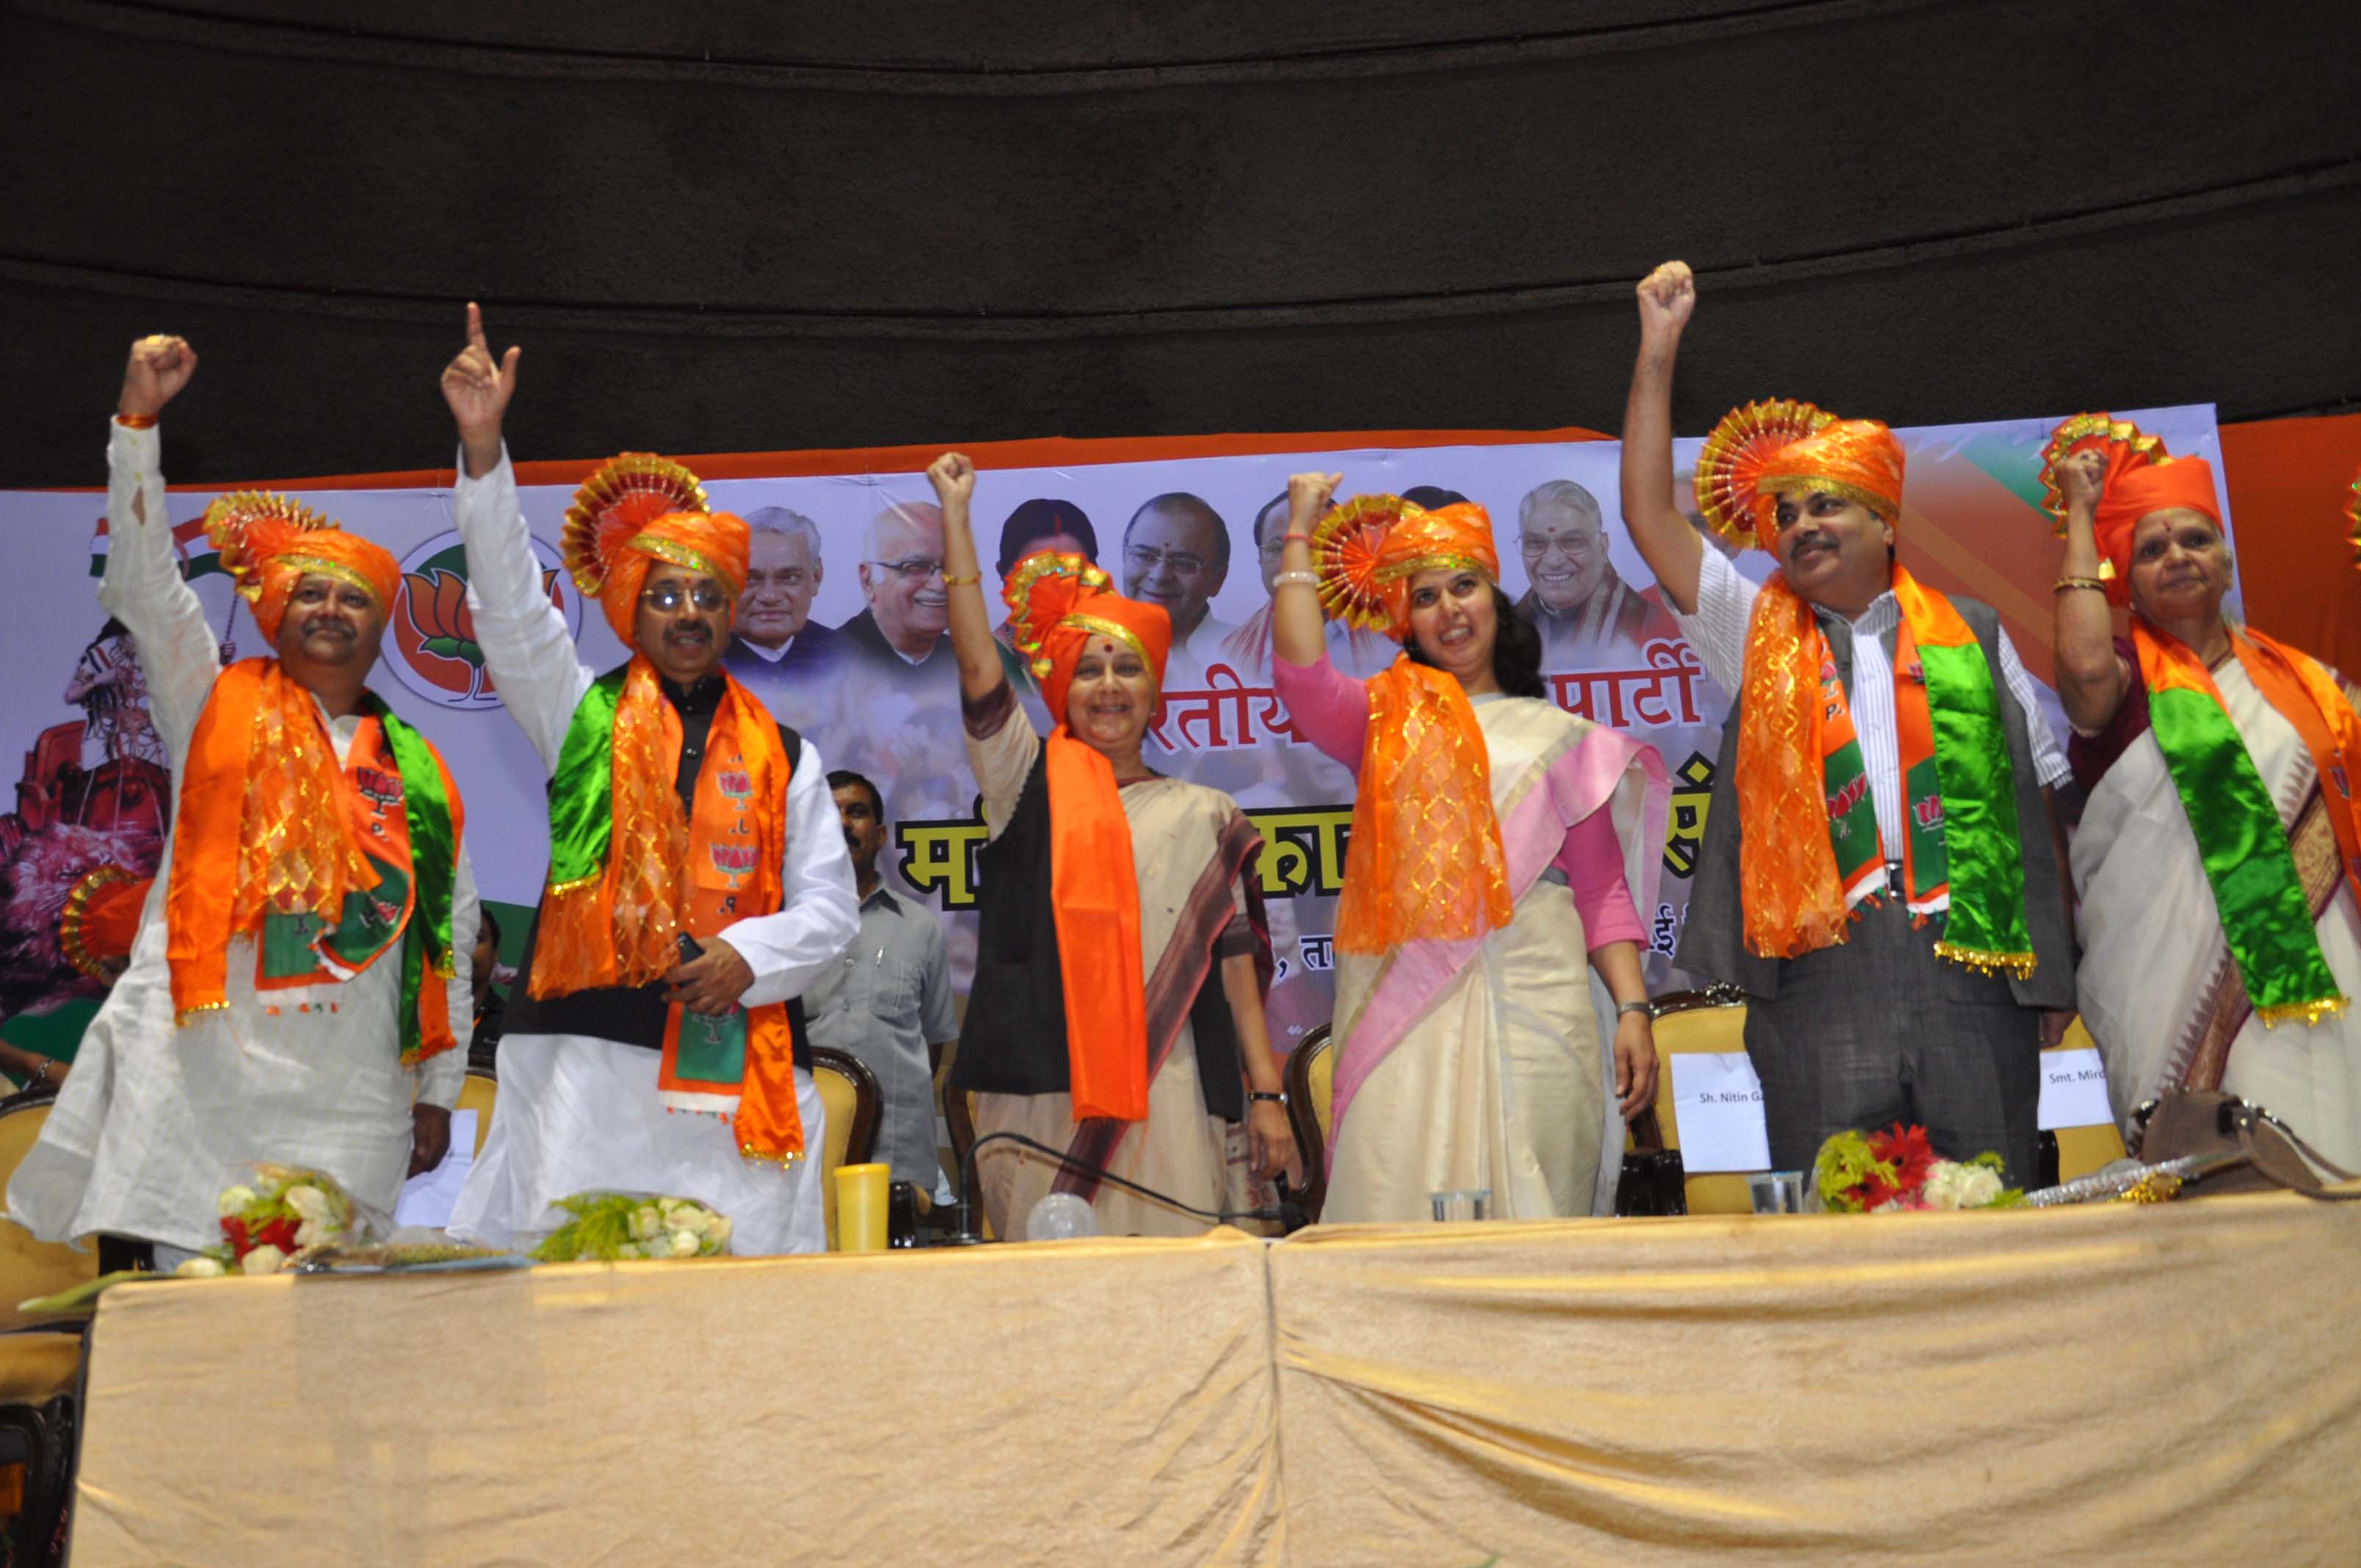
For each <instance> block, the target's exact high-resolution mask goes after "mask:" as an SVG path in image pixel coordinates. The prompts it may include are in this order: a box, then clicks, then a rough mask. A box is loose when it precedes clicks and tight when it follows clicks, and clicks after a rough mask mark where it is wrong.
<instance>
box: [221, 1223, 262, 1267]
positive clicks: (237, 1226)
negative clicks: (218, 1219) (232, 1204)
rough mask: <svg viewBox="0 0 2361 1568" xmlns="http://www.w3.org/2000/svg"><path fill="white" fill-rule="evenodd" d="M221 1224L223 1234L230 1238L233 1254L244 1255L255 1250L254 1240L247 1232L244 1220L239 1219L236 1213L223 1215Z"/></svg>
mask: <svg viewBox="0 0 2361 1568" xmlns="http://www.w3.org/2000/svg"><path fill="white" fill-rule="evenodd" d="M221 1225H222V1234H224V1235H225V1236H227V1237H228V1238H229V1250H230V1253H231V1255H233V1256H236V1257H244V1256H245V1255H247V1253H250V1252H252V1251H253V1250H254V1242H253V1241H252V1239H251V1238H249V1237H248V1236H247V1234H246V1222H245V1221H244V1220H241V1219H239V1218H238V1217H237V1216H236V1214H227V1215H225V1216H223V1218H222V1223H221Z"/></svg>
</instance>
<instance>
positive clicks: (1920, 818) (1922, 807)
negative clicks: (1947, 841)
mask: <svg viewBox="0 0 2361 1568" xmlns="http://www.w3.org/2000/svg"><path fill="white" fill-rule="evenodd" d="M1910 815H1911V816H1912V817H1916V819H1917V822H1918V826H1919V828H1921V829H1923V830H1924V831H1926V832H1928V833H1932V832H1935V831H1937V830H1938V829H1939V828H1941V827H1942V826H1943V797H1942V796H1941V795H1921V796H1920V797H1919V798H1918V799H1916V800H1914V801H1912V802H1911V803H1910Z"/></svg>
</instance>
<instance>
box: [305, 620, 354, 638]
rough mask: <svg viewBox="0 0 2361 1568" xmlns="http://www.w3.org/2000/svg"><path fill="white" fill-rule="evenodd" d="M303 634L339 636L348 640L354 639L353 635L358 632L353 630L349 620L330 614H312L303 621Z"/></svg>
mask: <svg viewBox="0 0 2361 1568" xmlns="http://www.w3.org/2000/svg"><path fill="white" fill-rule="evenodd" d="M303 635H304V636H306V637H323V636H324V637H341V638H343V639H344V640H345V641H347V642H349V641H352V640H353V639H354V637H356V636H357V635H358V633H357V632H356V631H354V630H353V626H352V622H350V621H347V620H336V619H335V618H334V617H332V616H314V617H313V618H312V619H311V620H307V621H305V622H304V623H303Z"/></svg>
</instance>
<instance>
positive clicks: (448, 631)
mask: <svg viewBox="0 0 2361 1568" xmlns="http://www.w3.org/2000/svg"><path fill="white" fill-rule="evenodd" d="M533 554H534V555H535V556H536V557H538V558H539V560H540V562H541V581H542V587H544V589H545V590H546V591H547V592H548V594H549V602H550V603H552V604H554V605H555V606H556V607H557V608H558V609H560V610H562V611H563V612H564V613H565V616H566V631H567V632H568V633H569V634H571V635H574V636H577V637H578V636H580V635H581V634H582V598H581V596H580V595H578V594H577V593H576V592H575V591H574V585H573V584H572V583H571V582H569V581H567V580H566V574H565V573H564V572H563V571H561V570H560V569H559V565H558V559H557V552H556V550H555V548H554V547H553V546H551V545H548V544H544V543H542V542H541V541H540V540H538V539H536V540H534V541H533ZM386 632H387V635H386V640H385V653H386V662H387V663H390V664H391V665H392V666H393V669H394V673H395V674H397V675H399V676H400V677H401V684H402V685H406V686H408V687H409V688H410V689H411V690H412V691H414V692H416V693H417V694H418V695H419V696H423V697H424V698H426V700H427V701H429V702H432V703H436V704H439V705H440V706H442V707H455V708H459V709H462V710H466V711H477V710H482V709H489V708H494V707H499V706H500V694H499V693H498V692H496V691H495V690H493V688H492V673H491V671H490V670H489V669H487V668H485V665H484V649H483V645H482V644H481V643H479V642H478V641H476V620H475V617H474V615H473V614H472V613H470V612H469V610H468V609H467V552H466V550H465V549H463V548H462V547H461V545H460V543H459V536H458V535H457V534H456V533H438V534H436V535H435V536H434V538H432V539H430V540H428V541H427V542H426V543H423V544H422V545H420V546H419V547H418V548H417V549H415V550H413V551H412V552H411V553H410V558H409V559H408V560H406V561H404V562H403V563H402V564H401V587H398V588H396V589H395V590H394V595H393V612H392V614H391V615H390V616H389V617H388V618H387V627H386Z"/></svg>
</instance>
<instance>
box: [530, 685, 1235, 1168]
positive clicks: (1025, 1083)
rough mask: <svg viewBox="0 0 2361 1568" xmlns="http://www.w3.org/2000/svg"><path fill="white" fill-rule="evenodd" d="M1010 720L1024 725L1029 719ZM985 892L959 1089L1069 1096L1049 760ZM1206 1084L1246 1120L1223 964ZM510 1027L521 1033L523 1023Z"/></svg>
mask: <svg viewBox="0 0 2361 1568" xmlns="http://www.w3.org/2000/svg"><path fill="white" fill-rule="evenodd" d="M1008 722H1009V723H1011V724H1022V723H1024V722H1025V719H1024V718H1023V716H1022V715H1012V716H1011V717H1010V718H1009V719H1008ZM980 875H981V880H980V882H979V883H978V885H977V888H976V916H977V921H976V924H977V935H976V954H975V983H974V984H973V985H972V986H971V987H970V988H969V990H968V998H967V1018H966V1021H965V1022H964V1023H963V1024H961V1026H960V1043H959V1058H958V1060H957V1061H956V1062H954V1063H953V1064H952V1067H951V1082H952V1084H953V1086H954V1087H956V1088H960V1089H964V1090H972V1091H975V1092H977V1093H980V1094H1063V1093H1065V1092H1067V1091H1069V1090H1070V1089H1071V1087H1072V1078H1071V1068H1070V1065H1069V1061H1068V1058H1067V1054H1066V989H1065V985H1064V983H1063V981H1062V980H1061V978H1060V970H1059V967H1058V922H1057V916H1056V915H1055V913H1054V912H1053V911H1052V909H1051V907H1050V904H1049V753H1048V752H1047V751H1043V752H1042V754H1041V755H1040V756H1038V757H1036V758H1035V759H1034V761H1033V771H1032V773H1030V774H1028V775H1027V777H1026V780H1025V787H1024V789H1023V790H1022V791H1020V792H1019V793H1018V795H1017V797H1016V815H1015V816H1014V817H1011V818H1010V819H1009V823H1008V826H1007V828H1005V830H1003V832H1002V833H1001V835H1000V837H999V838H997V839H994V840H992V842H991V843H989V844H987V845H985V846H984V850H983V865H982V867H981V868H980ZM1189 1023H1190V1026H1191V1033H1192V1034H1193V1035H1194V1036H1196V1041H1197V1079H1198V1081H1199V1082H1200V1083H1201V1084H1202V1085H1203V1088H1204V1095H1205V1109H1206V1110H1207V1111H1208V1112H1209V1113H1212V1114H1213V1115H1216V1116H1219V1117H1221V1118H1222V1119H1223V1120H1224V1121H1225V1122H1237V1121H1243V1120H1244V1119H1245V1117H1246V1084H1245V1080H1244V1079H1243V1077H1242V1076H1241V1074H1240V1070H1239V1067H1238V1032H1237V1025H1236V1023H1235V1021H1234V1020H1233V1019H1232V1018H1231V1017H1230V1003H1229V998H1228V997H1227V996H1226V995H1225V994H1224V992H1223V990H1222V970H1221V965H1220V964H1219V963H1218V962H1215V963H1213V965H1211V966H1210V967H1209V968H1208V969H1207V970H1206V971H1205V979H1204V981H1203V983H1202V984H1201V985H1199V987H1198V988H1197V996H1196V1000H1195V1001H1194V1002H1192V1003H1191V1004H1190V1008H1189ZM510 1027H511V1029H513V1028H514V1027H515V1025H510Z"/></svg>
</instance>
